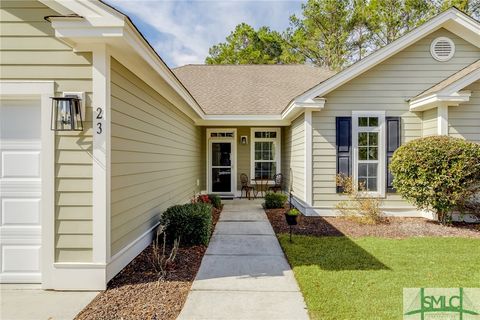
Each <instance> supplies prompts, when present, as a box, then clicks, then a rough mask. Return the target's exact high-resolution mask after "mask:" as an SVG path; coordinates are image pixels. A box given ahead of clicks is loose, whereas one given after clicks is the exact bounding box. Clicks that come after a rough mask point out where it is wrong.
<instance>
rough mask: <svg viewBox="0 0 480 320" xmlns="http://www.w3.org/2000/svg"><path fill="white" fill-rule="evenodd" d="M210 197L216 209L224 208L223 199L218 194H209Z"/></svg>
mask: <svg viewBox="0 0 480 320" xmlns="http://www.w3.org/2000/svg"><path fill="white" fill-rule="evenodd" d="M208 198H209V199H210V202H211V203H212V206H213V207H214V208H216V209H221V208H222V199H221V198H220V196H219V195H218V194H209V195H208Z"/></svg>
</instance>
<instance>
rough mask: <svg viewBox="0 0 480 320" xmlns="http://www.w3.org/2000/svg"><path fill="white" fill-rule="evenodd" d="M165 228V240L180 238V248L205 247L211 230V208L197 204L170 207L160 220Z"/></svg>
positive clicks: (203, 204) (204, 204) (208, 205)
mask: <svg viewBox="0 0 480 320" xmlns="http://www.w3.org/2000/svg"><path fill="white" fill-rule="evenodd" d="M160 223H161V224H163V225H165V226H166V229H165V233H166V234H167V239H168V240H169V241H173V240H174V239H178V238H180V244H181V245H182V246H190V245H200V244H203V245H207V244H208V241H209V239H210V232H211V228H212V207H211V205H210V204H207V203H202V202H197V203H189V204H183V205H176V206H173V207H170V208H168V209H167V211H165V212H164V213H163V215H162V217H161V219H160Z"/></svg>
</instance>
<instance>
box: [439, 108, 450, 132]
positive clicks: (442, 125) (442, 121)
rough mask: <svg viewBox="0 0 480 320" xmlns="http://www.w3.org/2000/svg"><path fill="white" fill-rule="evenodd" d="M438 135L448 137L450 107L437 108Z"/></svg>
mask: <svg viewBox="0 0 480 320" xmlns="http://www.w3.org/2000/svg"><path fill="white" fill-rule="evenodd" d="M437 134H438V135H439V136H448V105H447V104H441V105H439V106H438V107H437Z"/></svg>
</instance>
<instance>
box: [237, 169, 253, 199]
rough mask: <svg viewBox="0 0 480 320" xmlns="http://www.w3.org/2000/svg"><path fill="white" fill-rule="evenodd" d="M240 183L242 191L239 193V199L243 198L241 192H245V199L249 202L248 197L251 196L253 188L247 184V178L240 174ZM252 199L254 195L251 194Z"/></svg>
mask: <svg viewBox="0 0 480 320" xmlns="http://www.w3.org/2000/svg"><path fill="white" fill-rule="evenodd" d="M240 183H241V184H242V190H241V191H240V199H241V198H242V197H243V191H244V190H245V198H248V200H250V195H251V194H252V191H253V187H252V186H251V185H250V184H249V182H248V176H247V175H246V174H245V173H242V174H240ZM253 198H256V197H255V194H253Z"/></svg>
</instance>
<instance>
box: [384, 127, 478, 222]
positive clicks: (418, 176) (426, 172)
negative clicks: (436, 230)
mask: <svg viewBox="0 0 480 320" xmlns="http://www.w3.org/2000/svg"><path fill="white" fill-rule="evenodd" d="M390 169H391V172H392V174H393V175H394V180H393V185H394V187H395V189H396V190H397V192H398V193H400V194H401V195H402V197H403V198H405V199H406V200H407V201H410V202H411V203H413V204H414V205H415V206H416V207H417V208H418V209H419V210H433V211H434V212H435V213H436V214H437V217H438V219H439V221H440V222H442V223H443V224H444V223H446V222H448V221H449V220H450V219H449V218H450V215H451V211H452V210H454V209H458V208H459V207H462V205H464V203H465V199H471V198H472V196H474V195H476V194H478V191H479V189H480V144H478V143H474V142H469V141H465V140H462V139H458V138H452V137H448V136H437V137H427V138H421V139H415V140H413V141H410V142H408V143H406V144H404V145H403V146H401V147H400V148H398V149H397V150H396V151H395V153H394V155H393V158H392V162H391V165H390Z"/></svg>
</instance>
